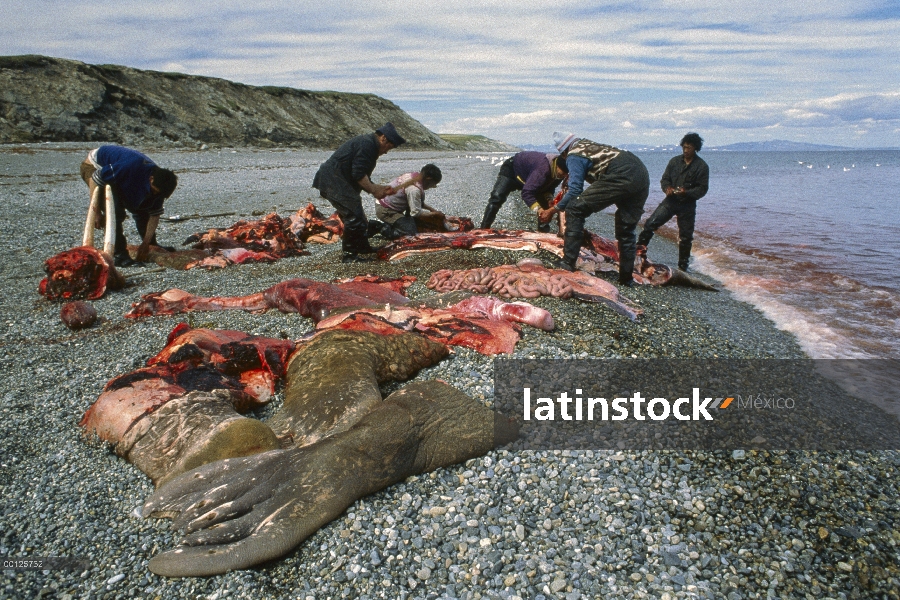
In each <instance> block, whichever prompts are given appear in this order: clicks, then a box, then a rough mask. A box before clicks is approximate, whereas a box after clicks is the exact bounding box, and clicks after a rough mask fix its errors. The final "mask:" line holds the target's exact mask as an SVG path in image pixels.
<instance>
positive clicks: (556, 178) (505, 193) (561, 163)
mask: <svg viewBox="0 0 900 600" xmlns="http://www.w3.org/2000/svg"><path fill="white" fill-rule="evenodd" d="M567 173H568V170H567V167H566V161H565V159H560V158H559V157H558V156H557V155H556V154H544V153H543V152H530V151H526V152H519V153H517V154H515V155H514V156H512V157H511V158H507V159H506V160H505V161H503V164H502V165H500V173H498V174H497V181H496V182H495V183H494V189H493V190H491V197H490V198H489V199H488V204H487V207H485V209H484V216H483V217H482V219H481V229H489V228H490V226H491V225H492V224H493V222H494V218H495V217H496V216H497V213H498V212H499V211H500V207H501V206H503V203H504V202H506V199H507V198H508V197H509V195H510V194H511V193H512V192H513V191H515V190H522V201H523V202H524V203H525V206H527V207H528V208H530V209H531V210H532V211H533V212H535V213H537V212H539V211H540V210H542V209H546V208H547V207H548V206H549V205H550V200H551V199H552V198H553V191H554V190H555V189H556V186H557V185H559V182H560V181H562V180H563V179H564V178H565V177H566V174H567ZM538 231H540V232H544V233H546V232H549V231H550V223H549V221H548V222H547V223H541V222H540V221H539V222H538Z"/></svg>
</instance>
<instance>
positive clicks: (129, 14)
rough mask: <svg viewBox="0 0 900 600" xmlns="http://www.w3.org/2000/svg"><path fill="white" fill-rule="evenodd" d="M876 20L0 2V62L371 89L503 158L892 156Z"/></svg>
mask: <svg viewBox="0 0 900 600" xmlns="http://www.w3.org/2000/svg"><path fill="white" fill-rule="evenodd" d="M880 6H881V5H880V3H878V2H874V1H866V0H860V1H858V2H855V3H853V4H850V3H843V2H836V1H830V2H813V1H812V0H804V1H801V2H794V3H790V4H783V5H759V6H757V5H755V4H753V3H748V2H745V1H743V0H742V1H740V2H738V1H735V0H721V1H711V0H697V1H696V2H693V3H691V4H689V5H686V4H684V3H682V2H674V1H670V0H657V1H655V2H649V3H628V2H623V3H617V4H596V5H591V4H587V5H586V4H584V3H583V2H575V1H570V2H567V1H563V2H554V3H553V4H550V5H548V4H547V3H546V2H542V1H540V2H539V1H536V0H522V1H517V2H512V1H511V0H509V1H506V0H490V1H487V2H481V3H471V2H462V1H461V0H443V1H440V2H437V1H433V0H426V1H425V2H417V3H415V4H410V3H408V2H401V1H399V0H386V1H384V2H380V3H320V2H309V1H302V0H301V1H299V2H297V1H291V2H288V1H287V0H273V1H266V2H260V1H254V0H243V1H241V2H237V1H235V0H224V1H219V2H215V3H202V2H194V3H185V2H181V1H175V0H162V1H160V2H157V3H154V4H153V5H148V4H146V3H144V2H137V1H127V0H126V1H123V2H118V3H113V4H102V5H101V4H97V3H91V2H86V1H83V0H44V1H42V2H39V3H33V2H28V3H26V2H24V0H9V1H7V2H4V3H2V4H0V53H2V54H25V53H35V54H49V55H53V56H61V57H64V58H74V59H78V60H84V61H86V62H92V63H118V64H125V65H129V66H134V67H138V68H152V69H159V70H175V71H180V72H187V73H192V74H202V75H210V76H215V77H223V78H227V79H232V80H235V81H241V82H244V83H250V84H256V85H287V86H292V87H300V88H306V89H335V90H341V91H355V92H371V93H376V94H379V95H381V96H384V97H387V98H389V99H391V100H393V101H394V102H396V103H397V104H399V105H400V106H401V107H402V108H405V109H407V110H408V111H409V112H410V113H411V114H412V115H413V117H415V118H417V119H419V120H420V121H422V122H423V123H425V124H426V125H428V126H430V127H432V128H433V129H439V130H441V131H450V130H456V131H471V132H473V133H485V134H490V135H492V136H493V137H499V138H501V139H505V140H507V141H511V142H515V143H525V142H536V143H543V142H544V140H545V138H546V137H547V132H548V131H551V132H552V130H553V129H554V128H558V127H565V128H567V129H568V130H572V131H581V132H585V135H588V134H589V133H590V132H594V133H595V134H597V135H603V136H609V137H606V138H605V139H607V140H609V141H623V142H629V141H633V142H638V141H643V140H645V139H658V138H663V137H666V136H669V137H672V138H677V137H678V136H680V135H681V134H683V131H682V130H683V129H685V128H695V129H704V130H710V131H715V132H716V134H717V135H720V136H721V137H728V136H731V138H732V139H728V140H727V141H740V139H741V137H742V136H744V137H746V136H750V135H754V134H755V133H757V132H763V131H765V129H764V128H770V127H774V126H780V127H782V128H783V129H785V130H786V134H790V133H795V132H801V133H802V135H812V134H816V135H823V136H824V137H827V138H828V139H827V140H822V141H828V142H829V143H838V142H836V141H835V140H840V139H842V138H843V139H847V140H848V141H849V140H850V139H851V138H852V139H854V140H856V139H857V138H856V136H857V135H858V134H857V129H856V125H857V124H859V123H862V122H863V121H865V120H867V119H869V120H870V121H868V122H866V125H865V127H864V128H865V129H866V130H867V131H868V133H867V134H866V135H865V137H866V139H867V140H872V141H873V143H875V144H876V145H900V140H897V132H896V126H895V118H896V117H894V115H896V114H898V113H900V93H898V89H900V67H898V66H897V61H896V56H895V53H896V50H895V48H896V40H897V39H900V20H898V19H896V18H894V19H891V18H880V19H879V18H875V17H860V16H858V15H866V14H870V15H875V14H877V9H878V8H879V7H880ZM660 15H665V18H664V19H661V18H660ZM85 23H94V24H96V25H97V26H96V27H86V26H85ZM672 23H681V24H683V25H679V26H677V27H673V26H672V25H671V24H672ZM98 37H99V38H102V43H98ZM610 138H613V139H610Z"/></svg>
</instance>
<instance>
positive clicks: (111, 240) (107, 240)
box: [98, 185, 116, 256]
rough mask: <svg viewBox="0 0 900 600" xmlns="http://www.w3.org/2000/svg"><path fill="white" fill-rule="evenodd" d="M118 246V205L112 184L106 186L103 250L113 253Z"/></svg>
mask: <svg viewBox="0 0 900 600" xmlns="http://www.w3.org/2000/svg"><path fill="white" fill-rule="evenodd" d="M98 203H99V198H98ZM115 247H116V206H115V199H114V198H113V191H112V186H110V185H108V186H106V231H105V235H104V237H103V251H104V252H106V253H107V254H109V255H110V256H112V255H113V253H114V252H115Z"/></svg>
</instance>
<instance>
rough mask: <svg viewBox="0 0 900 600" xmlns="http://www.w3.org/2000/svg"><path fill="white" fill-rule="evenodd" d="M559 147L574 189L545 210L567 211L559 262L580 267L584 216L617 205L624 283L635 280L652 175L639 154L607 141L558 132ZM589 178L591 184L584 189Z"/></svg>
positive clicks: (544, 216) (566, 266)
mask: <svg viewBox="0 0 900 600" xmlns="http://www.w3.org/2000/svg"><path fill="white" fill-rule="evenodd" d="M553 141H554V143H555V144H556V148H557V150H559V152H560V153H561V156H564V157H565V159H566V166H567V167H568V172H569V189H568V191H567V192H566V194H565V196H563V198H562V200H560V201H559V204H557V205H556V206H555V207H552V208H549V209H547V210H544V211H541V212H540V214H539V218H540V219H541V220H543V221H544V222H546V221H547V220H548V219H549V218H550V216H551V215H552V214H553V213H554V212H557V211H564V212H565V215H566V234H565V238H564V239H565V243H564V250H565V255H564V257H563V258H562V259H560V260H559V261H558V262H557V263H556V265H555V266H556V268H558V269H565V270H567V271H574V270H575V262H576V261H577V260H578V253H579V251H580V250H581V244H582V242H583V240H584V221H585V219H587V218H588V217H589V216H590V215H592V214H594V213H595V212H599V211H601V210H603V209H604V208H606V207H608V206H612V205H615V206H616V215H615V228H616V241H618V242H619V283H620V284H622V285H626V286H630V285H634V278H633V274H634V257H635V244H634V239H635V235H634V230H635V228H636V227H637V224H638V221H640V220H641V214H642V213H643V212H644V202H646V201H647V196H648V195H649V193H650V175H649V174H648V173H647V167H645V166H644V163H642V162H641V159H639V158H638V157H637V156H635V155H634V154H632V153H631V152H628V151H627V150H621V149H619V148H615V147H613V146H608V145H606V144H598V143H597V142H592V141H590V140H586V139H578V138H576V137H575V135H574V134H571V133H559V132H557V133H554V134H553ZM585 182H587V183H589V184H590V187H588V188H587V189H584V184H585Z"/></svg>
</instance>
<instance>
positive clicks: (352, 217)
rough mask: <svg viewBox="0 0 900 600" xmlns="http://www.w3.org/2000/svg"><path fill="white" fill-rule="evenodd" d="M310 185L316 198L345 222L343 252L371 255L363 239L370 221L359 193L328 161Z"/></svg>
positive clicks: (367, 243) (366, 241)
mask: <svg viewBox="0 0 900 600" xmlns="http://www.w3.org/2000/svg"><path fill="white" fill-rule="evenodd" d="M313 186H315V187H317V188H318V189H319V195H320V196H322V197H323V198H325V199H326V200H328V202H329V204H331V205H332V206H333V207H334V210H336V211H337V214H338V215H339V216H340V217H341V221H342V222H343V223H344V235H343V236H342V237H341V247H342V249H343V250H344V252H348V253H351V254H358V253H360V252H363V253H365V252H371V251H372V247H371V246H370V245H369V240H368V238H366V230H367V229H368V227H369V220H368V218H367V217H366V211H364V210H363V205H362V197H361V196H360V192H359V190H356V189H355V188H354V187H353V186H352V185H350V182H348V181H347V180H346V179H344V178H343V177H341V175H340V174H339V173H337V170H336V168H335V167H333V166H332V165H331V164H330V163H328V162H326V163H324V164H323V165H322V166H321V167H320V168H319V172H318V173H316V177H315V180H314V181H313Z"/></svg>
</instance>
